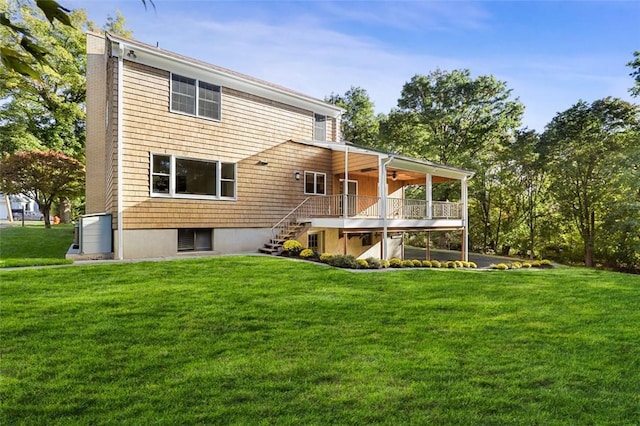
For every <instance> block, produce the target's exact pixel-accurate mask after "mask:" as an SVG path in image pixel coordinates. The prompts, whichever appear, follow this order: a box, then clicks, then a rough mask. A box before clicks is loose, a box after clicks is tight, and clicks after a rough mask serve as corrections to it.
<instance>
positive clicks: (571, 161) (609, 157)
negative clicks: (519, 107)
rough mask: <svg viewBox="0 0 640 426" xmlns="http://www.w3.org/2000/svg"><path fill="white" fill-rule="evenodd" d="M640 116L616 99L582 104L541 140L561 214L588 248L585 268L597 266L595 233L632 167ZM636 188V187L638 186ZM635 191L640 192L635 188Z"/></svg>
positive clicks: (559, 118) (555, 122) (564, 114)
mask: <svg viewBox="0 0 640 426" xmlns="http://www.w3.org/2000/svg"><path fill="white" fill-rule="evenodd" d="M638 118H639V110H638V107H637V106H636V105H633V104H630V103H628V102H625V101H622V100H620V99H615V98H606V99H602V100H597V101H594V102H593V103H591V104H588V103H586V102H584V101H579V102H578V103H577V104H575V105H573V106H572V107H571V108H569V109H568V110H566V111H564V112H562V113H559V114H558V115H556V116H555V117H554V118H553V120H552V121H551V123H549V124H548V125H547V127H546V129H545V132H544V133H543V135H542V141H541V142H542V155H543V159H542V160H543V161H544V162H545V163H546V164H547V165H548V166H549V168H550V179H551V191H552V193H553V194H554V195H555V198H556V201H557V203H558V205H559V208H560V211H561V212H563V213H564V214H565V215H566V216H567V217H570V218H572V219H573V220H574V222H575V226H576V229H577V230H578V232H579V233H580V236H581V238H582V241H583V245H584V262H585V264H586V265H587V266H589V267H591V266H593V265H594V247H595V243H596V230H597V228H598V225H599V223H600V221H601V220H602V219H603V217H604V216H605V212H606V210H607V208H608V207H607V206H608V203H615V199H616V197H615V195H616V193H617V192H618V188H619V184H620V179H621V177H622V176H625V175H626V174H625V173H622V171H625V170H627V169H632V168H633V167H634V166H636V167H637V165H634V164H632V163H630V160H631V159H633V158H637V155H628V154H629V153H630V152H633V151H634V150H637V149H638V148H637V146H635V145H636V144H637V138H634V137H631V135H634V134H637V133H635V132H637V129H638V124H639V122H638ZM636 186H637V181H636ZM636 190H637V188H636Z"/></svg>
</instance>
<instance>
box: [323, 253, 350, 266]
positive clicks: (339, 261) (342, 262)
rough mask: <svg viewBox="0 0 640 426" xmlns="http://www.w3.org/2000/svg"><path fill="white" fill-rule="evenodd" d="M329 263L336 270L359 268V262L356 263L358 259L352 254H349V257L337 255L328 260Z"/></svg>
mask: <svg viewBox="0 0 640 426" xmlns="http://www.w3.org/2000/svg"><path fill="white" fill-rule="evenodd" d="M327 263H328V264H329V265H331V266H335V267H336V268H352V269H355V268H357V267H358V262H357V261H356V258H355V257H353V256H352V255H350V254H347V255H342V254H337V255H334V256H331V258H329V260H327Z"/></svg>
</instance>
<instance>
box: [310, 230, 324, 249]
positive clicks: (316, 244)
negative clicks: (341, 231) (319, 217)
mask: <svg viewBox="0 0 640 426" xmlns="http://www.w3.org/2000/svg"><path fill="white" fill-rule="evenodd" d="M323 243H324V233H323V232H313V233H311V232H310V233H309V234H307V248H310V249H311V250H313V251H315V252H316V253H322V252H323V251H324V244H323Z"/></svg>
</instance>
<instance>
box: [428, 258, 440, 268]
mask: <svg viewBox="0 0 640 426" xmlns="http://www.w3.org/2000/svg"><path fill="white" fill-rule="evenodd" d="M431 267H432V268H440V267H442V264H441V263H440V262H439V261H437V260H432V261H431Z"/></svg>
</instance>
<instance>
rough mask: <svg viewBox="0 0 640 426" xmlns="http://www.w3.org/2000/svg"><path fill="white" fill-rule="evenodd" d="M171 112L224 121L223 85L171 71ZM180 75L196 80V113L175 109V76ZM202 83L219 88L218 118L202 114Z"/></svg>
mask: <svg viewBox="0 0 640 426" xmlns="http://www.w3.org/2000/svg"><path fill="white" fill-rule="evenodd" d="M169 74H170V75H169V112H171V113H173V114H182V115H186V116H187V117H198V118H202V119H203V120H209V121H215V122H218V123H219V122H221V121H222V86H220V85H219V84H215V83H211V82H208V81H204V80H200V79H197V78H194V77H189V76H188V75H182V74H178V73H174V72H171V73H169ZM174 75H175V76H178V77H184V78H188V79H190V80H194V81H195V89H196V93H195V95H194V98H195V99H194V100H195V109H194V113H193V114H189V113H188V112H184V111H179V110H176V109H173V76H174ZM200 83H205V84H210V85H212V86H215V87H217V88H218V94H219V98H218V113H219V117H218V118H213V117H207V116H206V115H200V112H199V111H200Z"/></svg>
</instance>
